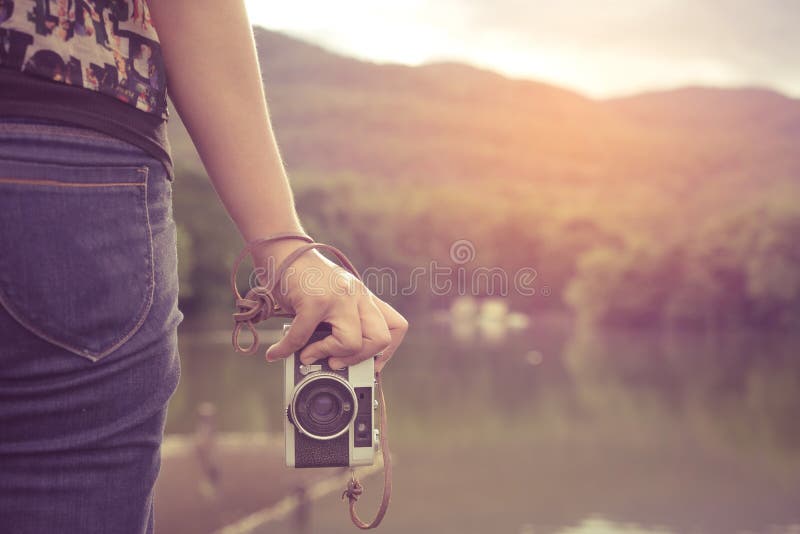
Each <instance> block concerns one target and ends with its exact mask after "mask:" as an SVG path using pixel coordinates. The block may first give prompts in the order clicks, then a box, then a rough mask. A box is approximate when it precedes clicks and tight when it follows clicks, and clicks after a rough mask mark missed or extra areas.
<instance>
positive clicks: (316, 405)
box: [284, 323, 378, 468]
mask: <svg viewBox="0 0 800 534" xmlns="http://www.w3.org/2000/svg"><path fill="white" fill-rule="evenodd" d="M288 327H289V325H285V326H284V334H285V333H286V331H287V330H288ZM330 334H331V326H330V325H329V324H327V323H320V325H319V326H318V327H317V329H316V330H315V331H314V334H313V335H312V336H311V338H310V339H309V340H308V343H307V344H311V343H313V342H315V341H318V340H320V339H322V338H324V337H326V336H328V335H330ZM301 350H302V349H301ZM299 354H300V350H298V351H297V352H295V353H294V354H292V355H291V356H289V357H288V358H286V360H285V364H284V403H285V406H286V421H285V427H284V436H285V440H286V465H287V466H289V467H298V468H299V467H347V466H356V465H372V464H373V463H374V460H375V450H376V448H377V444H378V429H377V428H376V427H375V411H376V408H377V401H376V400H375V361H374V359H373V358H368V359H367V360H364V361H363V362H359V363H358V364H356V365H351V366H350V367H345V368H344V369H341V370H334V369H331V368H330V366H329V365H328V360H327V359H324V360H320V361H318V362H316V363H314V364H312V365H304V364H302V363H300V358H299Z"/></svg>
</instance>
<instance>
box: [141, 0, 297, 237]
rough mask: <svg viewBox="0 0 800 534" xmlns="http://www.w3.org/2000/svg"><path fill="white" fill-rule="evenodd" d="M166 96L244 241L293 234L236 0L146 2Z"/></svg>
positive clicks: (288, 198) (248, 34)
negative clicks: (160, 55) (163, 72)
mask: <svg viewBox="0 0 800 534" xmlns="http://www.w3.org/2000/svg"><path fill="white" fill-rule="evenodd" d="M149 5H150V10H151V14H152V17H153V20H154V22H155V25H156V28H157V30H158V32H159V38H160V40H161V48H162V53H163V56H164V61H165V62H166V67H167V81H168V84H169V93H170V96H171V98H172V101H173V102H174V103H175V106H176V107H177V109H178V113H179V114H180V116H181V118H182V119H183V122H184V124H186V127H187V129H188V130H189V134H190V135H191V137H192V140H193V142H194V144H195V146H196V147H197V150H198V152H199V154H200V157H201V159H202V160H203V164H204V165H205V168H206V170H207V172H208V175H209V177H210V178H211V180H212V182H213V184H214V187H215V189H216V191H217V194H218V195H219V197H220V198H221V200H222V202H223V204H224V205H225V207H226V209H227V210H228V213H229V214H230V216H231V218H232V219H233V220H234V222H235V223H236V225H237V227H238V228H239V231H240V233H241V234H242V236H243V237H244V239H245V240H252V239H255V238H257V237H263V236H265V235H267V234H271V233H276V232H283V231H297V230H299V229H300V223H299V221H298V219H297V215H296V213H295V208H294V203H293V200H292V193H291V189H290V187H289V183H288V180H287V178H286V173H285V171H284V167H283V163H282V161H281V158H280V155H279V152H278V148H277V144H276V142H275V137H274V135H273V132H272V128H271V125H270V121H269V115H268V111H267V104H266V99H265V96H264V91H263V87H262V85H261V76H260V71H259V68H258V60H257V56H256V50H255V44H254V41H253V35H252V30H251V28H250V23H249V20H248V18H247V13H246V12H245V8H244V4H243V2H242V1H241V0H229V1H226V2H219V1H214V0H150V1H149Z"/></svg>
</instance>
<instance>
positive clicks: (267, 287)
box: [231, 232, 392, 530]
mask: <svg viewBox="0 0 800 534" xmlns="http://www.w3.org/2000/svg"><path fill="white" fill-rule="evenodd" d="M283 239H298V240H301V241H305V242H306V244H304V245H300V246H299V247H297V249H295V250H293V251H292V252H291V253H290V254H289V255H288V256H287V257H286V259H284V260H283V261H282V262H281V264H280V265H279V266H278V268H277V269H276V270H275V275H274V276H272V277H267V278H266V280H265V283H264V285H257V286H255V287H252V288H250V290H248V292H247V294H245V296H244V297H242V295H241V294H240V293H239V289H238V288H237V287H236V276H237V275H238V273H239V267H241V264H242V261H244V258H245V256H247V254H249V253H250V252H252V250H253V248H254V247H256V246H258V245H263V244H266V243H271V242H274V241H279V240H283ZM310 250H324V251H327V252H330V253H331V254H333V255H334V256H335V257H336V259H337V260H339V262H340V263H341V265H342V267H344V268H345V269H347V270H348V271H350V272H351V273H352V274H353V276H355V277H356V278H358V279H359V280H361V275H360V274H359V273H358V270H357V269H356V268H355V266H354V265H353V264H352V263H351V262H350V260H349V259H347V256H345V255H344V253H342V251H341V250H339V249H337V248H336V247H334V246H331V245H327V244H325V243H316V242H315V241H314V240H313V239H311V238H310V237H308V236H307V235H305V234H301V233H293V232H286V233H283V234H275V235H272V236H269V237H265V238H262V239H256V240H254V241H251V242H249V243H247V245H245V247H244V249H242V251H241V252H240V253H239V255H238V256H237V257H236V260H235V261H234V262H233V269H232V271H231V288H232V289H233V294H234V297H235V303H236V308H237V310H238V311H237V312H235V313H234V314H233V320H234V327H233V337H232V343H233V348H234V350H236V352H243V353H245V354H250V353H252V352H254V351H255V350H256V349H257V348H258V332H256V329H255V326H253V325H254V323H258V322H261V321H264V320H266V319H269V318H270V317H291V316H292V314H291V313H290V311H287V310H283V309H282V308H281V306H280V303H279V302H278V300H277V299H276V298H275V295H274V292H275V290H276V289H278V290H280V289H281V288H280V283H281V281H282V280H283V276H284V274H286V271H287V270H288V269H289V267H290V266H291V265H292V264H293V263H294V262H295V261H297V258H299V257H300V256H302V255H303V254H305V253H306V252H308V251H310ZM267 274H269V273H267ZM244 326H246V327H247V329H248V330H250V334H251V335H252V336H253V342H252V344H250V345H249V346H248V347H242V346H241V345H240V344H239V334H240V333H241V330H242V328H243V327H244ZM375 389H376V394H377V397H378V403H379V405H380V419H379V421H378V429H379V431H380V434H379V440H380V448H381V454H382V456H383V497H382V498H381V503H380V506H379V507H378V512H377V513H376V514H375V518H374V519H373V520H372V521H370V522H369V523H366V522H364V521H363V520H362V519H361V518H360V517H359V516H358V513H357V512H356V502H357V501H358V498H359V497H360V496H361V494H362V493H363V492H364V487H363V486H362V485H361V482H359V480H358V477H357V476H356V472H355V470H353V471H352V477H351V479H350V481H349V482H348V483H347V488H346V489H345V490H344V493H342V499H344V498H347V499H348V501H349V503H350V519H351V520H352V521H353V524H354V525H355V526H357V527H358V528H360V529H362V530H367V529H371V528H375V527H377V526H378V525H380V523H381V521H382V520H383V517H384V516H385V515H386V511H387V510H388V508H389V501H390V499H391V498H392V456H391V452H390V451H389V435H388V427H389V424H388V421H387V416H386V400H385V399H384V396H383V381H382V379H381V373H380V372H376V373H375Z"/></svg>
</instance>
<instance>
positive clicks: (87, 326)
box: [0, 160, 154, 360]
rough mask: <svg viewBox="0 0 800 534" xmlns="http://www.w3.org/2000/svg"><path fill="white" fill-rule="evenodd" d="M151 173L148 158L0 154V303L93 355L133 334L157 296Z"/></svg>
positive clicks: (50, 337) (40, 332) (48, 335)
mask: <svg viewBox="0 0 800 534" xmlns="http://www.w3.org/2000/svg"><path fill="white" fill-rule="evenodd" d="M147 178H148V169H147V167H137V166H113V167H102V166H80V165H75V166H73V165H53V164H40V163H30V162H25V161H10V160H0V251H1V252H0V305H2V306H3V307H5V309H6V310H7V311H8V313H9V314H10V315H11V316H13V317H14V318H15V319H16V320H17V321H18V322H19V323H21V324H22V325H23V326H24V327H26V328H27V329H28V330H30V331H31V332H33V333H34V334H36V335H37V336H39V337H41V338H43V339H45V340H47V341H49V342H51V343H53V344H56V345H58V346H61V347H63V348H65V349H67V350H69V351H71V352H74V353H75V354H78V355H80V356H84V357H86V358H89V359H91V360H97V359H99V358H102V357H103V356H105V355H107V354H110V353H111V352H113V351H114V350H115V349H117V348H119V347H120V346H121V345H122V344H123V343H125V341H127V340H128V339H130V338H131V337H132V336H133V335H134V334H135V333H136V331H137V330H138V329H139V327H140V326H141V325H142V323H143V322H144V320H145V318H146V317H147V313H148V311H149V309H150V306H151V304H152V301H153V290H154V275H153V243H152V235H151V229H150V221H149V215H148V204H147ZM3 341H4V342H13V340H3Z"/></svg>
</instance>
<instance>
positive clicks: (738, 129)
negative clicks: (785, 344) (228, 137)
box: [170, 28, 800, 302]
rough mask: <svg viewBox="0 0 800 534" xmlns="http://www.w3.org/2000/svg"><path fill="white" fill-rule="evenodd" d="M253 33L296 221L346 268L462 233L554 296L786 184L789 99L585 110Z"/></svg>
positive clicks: (742, 93) (663, 99) (689, 91)
mask: <svg viewBox="0 0 800 534" xmlns="http://www.w3.org/2000/svg"><path fill="white" fill-rule="evenodd" d="M254 33H255V39H256V45H257V48H258V55H259V61H260V63H261V66H262V71H263V79H264V84H265V88H266V93H267V99H268V102H269V107H270V113H271V117H272V121H273V125H274V129H275V132H276V136H277V139H278V143H279V146H280V149H281V153H282V155H283V157H284V160H285V161H286V164H287V168H288V171H289V174H290V177H291V178H292V180H293V182H294V187H295V190H296V192H297V203H298V207H299V210H300V211H301V216H302V217H303V220H304V221H305V223H306V225H307V227H308V228H309V230H310V231H311V232H312V234H313V235H315V236H318V237H319V238H320V239H327V240H330V241H333V242H336V243H337V244H339V245H340V246H342V247H343V248H345V249H346V250H348V251H349V252H350V253H351V254H352V255H353V256H354V257H355V259H356V260H357V261H358V263H360V264H370V265H392V266H395V267H398V268H400V267H403V268H410V267H411V266H413V265H415V264H419V262H421V261H428V260H429V259H430V258H441V257H443V256H444V257H445V259H446V256H447V251H448V247H449V244H450V243H452V242H453V241H454V240H456V239H462V238H469V239H470V240H473V241H474V242H475V243H476V246H479V247H480V249H479V258H480V259H479V261H480V262H482V263H483V264H496V265H502V266H504V267H507V268H512V267H518V266H522V265H534V266H535V267H536V269H537V270H538V271H539V272H540V274H541V279H542V280H546V281H547V283H548V286H549V287H550V288H551V289H552V291H553V294H554V295H555V296H560V292H561V291H562V290H563V289H564V288H565V287H566V285H567V284H568V283H569V281H570V280H571V279H572V278H573V277H574V276H575V275H576V269H577V265H578V263H579V260H580V258H581V257H582V256H583V255H584V254H585V253H586V252H587V251H588V250H590V249H592V248H594V247H598V246H609V247H612V249H626V248H630V247H631V246H633V245H632V244H634V243H651V244H652V246H656V245H657V246H659V247H662V248H663V247H668V246H670V244H679V243H688V242H689V241H691V240H692V239H694V236H695V235H697V234H700V233H702V231H703V229H704V228H707V227H710V226H714V225H717V226H719V225H720V224H722V223H721V222H720V221H723V220H726V218H729V217H734V216H737V214H739V213H740V212H742V211H746V210H748V209H751V208H753V207H754V206H759V205H761V204H764V203H765V202H772V201H773V200H775V199H779V200H781V201H784V200H786V199H793V198H796V197H797V195H798V192H800V150H798V143H800V101H798V100H796V99H791V98H788V97H786V96H783V95H780V94H778V93H776V92H774V91H769V90H766V89H758V88H744V89H718V88H703V87H688V88H682V89H676V90H670V91H661V92H652V93H645V94H640V95H635V96H630V97H626V98H616V99H610V100H594V99H590V98H586V97H584V96H582V95H580V94H577V93H575V92H572V91H568V90H565V89H562V88H559V87H555V86H553V85H549V84H545V83H540V82H536V81H532V80H521V79H512V78H508V77H505V76H502V75H500V74H497V73H495V72H491V71H488V70H483V69H478V68H475V67H471V66H468V65H464V64H458V63H433V64H427V65H422V66H416V67H410V66H403V65H396V64H379V63H374V62H369V61H362V60H358V59H355V58H351V57H346V56H343V55H340V54H336V53H333V52H330V51H328V50H325V49H323V48H320V47H318V46H315V45H312V44H310V43H307V42H304V41H301V40H298V39H295V38H291V37H289V36H286V35H284V34H281V33H277V32H272V31H268V30H265V29H263V28H255V29H254ZM170 135H171V140H172V144H173V154H174V156H175V160H176V169H177V175H178V179H177V180H178V181H177V182H176V184H177V187H178V188H182V189H183V191H182V192H178V193H176V213H177V216H176V218H177V219H178V221H179V223H181V222H182V224H183V225H184V229H185V232H186V234H187V235H189V236H191V237H192V238H193V239H192V240H191V242H192V243H193V244H194V245H193V246H194V247H195V248H196V250H195V252H197V253H198V255H199V256H200V257H201V261H200V262H198V265H201V266H203V265H206V264H207V263H213V262H214V261H216V258H219V256H220V254H221V251H220V250H219V248H218V247H221V246H222V245H214V244H206V242H207V241H208V239H207V237H208V235H209V233H214V232H217V231H218V229H219V228H222V227H225V228H228V230H225V231H226V232H228V233H227V234H226V236H227V237H225V238H224V239H223V238H220V239H219V240H218V241H219V242H222V241H227V242H229V243H235V242H236V240H235V239H230V237H231V236H232V235H233V234H232V232H231V231H230V226H229V225H227V226H226V224H224V223H223V224H221V221H224V214H223V213H222V212H221V210H220V208H219V207H218V205H217V204H216V203H215V200H214V199H213V191H212V189H211V188H210V187H208V186H207V184H206V183H205V180H204V178H203V171H202V167H201V166H200V163H199V160H198V158H197V156H196V154H195V153H194V150H193V148H192V147H191V143H190V141H189V139H188V136H187V134H186V132H185V130H184V129H183V127H182V125H181V123H180V120H179V118H178V117H177V114H173V119H172V120H171V125H170ZM204 184H205V185H204ZM212 206H213V207H212ZM198 212H203V213H204V214H205V217H204V218H202V220H201V219H200V218H197V217H196V214H197V213H198ZM737 224H738V223H737ZM775 224H778V223H775ZM780 224H783V223H780ZM719 235H723V233H719ZM720 239H722V238H720ZM765 246H766V245H765ZM204 247H206V248H204ZM215 247H217V248H215ZM765 250H766V249H765ZM632 257H633V256H632ZM632 261H633V260H632ZM659 261H661V260H659ZM415 262H416V263H415ZM207 268H208V267H200V269H201V270H202V269H207ZM615 268H616V267H615ZM665 272H666V271H665ZM215 276H216V275H215ZM200 278H202V277H200ZM214 280H215V281H214V282H213V283H216V279H214ZM193 285H194V286H195V287H199V286H203V285H208V283H207V282H206V280H200V281H195V282H194V284H193ZM631 287H634V286H631ZM556 300H558V299H552V301H554V302H555V301H556Z"/></svg>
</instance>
